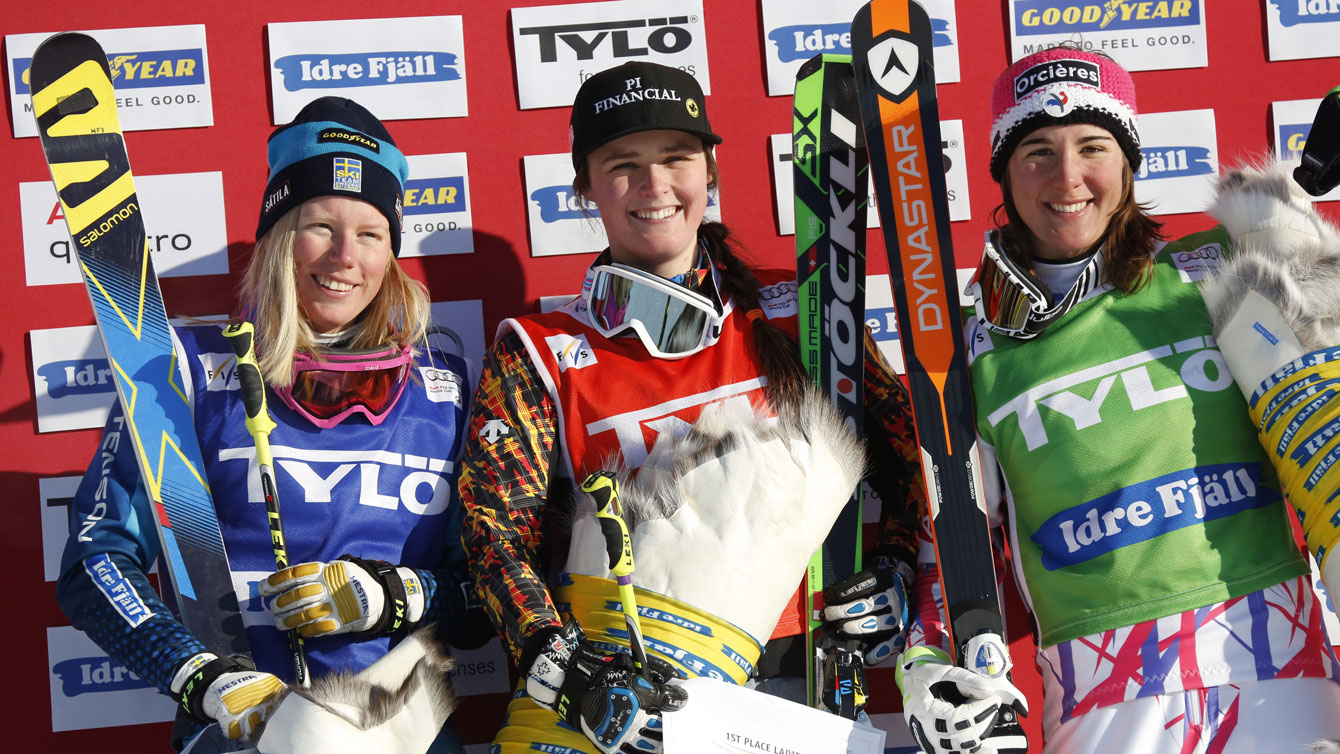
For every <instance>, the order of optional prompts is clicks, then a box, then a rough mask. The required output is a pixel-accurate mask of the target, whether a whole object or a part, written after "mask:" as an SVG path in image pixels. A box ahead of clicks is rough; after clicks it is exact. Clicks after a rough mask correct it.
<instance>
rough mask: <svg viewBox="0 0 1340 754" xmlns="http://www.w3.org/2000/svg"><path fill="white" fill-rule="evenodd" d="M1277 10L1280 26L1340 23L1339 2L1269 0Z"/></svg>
mask: <svg viewBox="0 0 1340 754" xmlns="http://www.w3.org/2000/svg"><path fill="white" fill-rule="evenodd" d="M1270 4H1271V5H1273V6H1275V7H1276V8H1278V9H1279V12H1280V26H1297V25H1298V24H1328V23H1334V22H1336V21H1340V0H1270Z"/></svg>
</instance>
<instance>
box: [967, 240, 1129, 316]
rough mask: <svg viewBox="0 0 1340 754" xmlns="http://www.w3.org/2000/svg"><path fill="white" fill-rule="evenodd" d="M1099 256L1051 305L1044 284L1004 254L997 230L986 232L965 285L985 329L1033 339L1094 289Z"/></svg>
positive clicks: (1100, 268) (1093, 258)
mask: <svg viewBox="0 0 1340 754" xmlns="http://www.w3.org/2000/svg"><path fill="white" fill-rule="evenodd" d="M1102 257H1103V255H1102V252H1101V251H1099V252H1095V253H1094V254H1093V257H1092V258H1091V259H1090V260H1089V264H1088V265H1086V266H1085V268H1084V270H1083V271H1082V272H1080V274H1079V277H1078V278H1076V280H1075V283H1074V285H1072V286H1071V287H1070V291H1069V292H1067V293H1066V295H1065V296H1063V297H1062V298H1061V300H1060V301H1057V302H1055V303H1053V302H1052V295H1051V291H1050V290H1048V289H1047V287H1046V285H1044V284H1043V282H1042V281H1041V280H1039V279H1038V277H1037V276H1036V275H1034V274H1033V272H1032V271H1031V270H1027V269H1024V268H1023V267H1020V266H1019V265H1018V264H1016V263H1015V261H1014V260H1013V259H1011V258H1010V256H1009V254H1006V253H1005V249H1004V248H1003V247H1002V246H1001V240H1000V231H999V230H991V231H988V232H987V234H986V243H985V244H984V246H983V249H982V259H981V261H980V262H979V263H978V264H977V271H976V272H975V273H974V274H973V276H972V282H971V283H969V284H968V291H969V292H970V293H971V294H972V297H973V300H974V302H975V305H976V310H977V319H978V320H979V321H980V322H981V323H982V325H983V326H984V327H986V329H988V330H991V331H992V332H997V333H1000V334H1001V335H1008V336H1010V337H1012V338H1018V339H1019V340H1029V339H1031V338H1035V337H1037V336H1038V335H1040V334H1041V333H1042V331H1043V330H1045V329H1047V326H1048V325H1050V324H1051V323H1052V322H1054V321H1056V320H1057V319H1058V318H1060V316H1061V315H1063V314H1065V313H1066V312H1068V311H1070V308H1071V307H1073V306H1074V305H1075V304H1076V303H1078V302H1079V301H1081V300H1083V298H1084V297H1085V296H1087V295H1088V294H1089V292H1090V291H1092V290H1093V289H1094V288H1095V287H1097V285H1098V280H1099V277H1100V276H1101V275H1100V273H1101V270H1102Z"/></svg>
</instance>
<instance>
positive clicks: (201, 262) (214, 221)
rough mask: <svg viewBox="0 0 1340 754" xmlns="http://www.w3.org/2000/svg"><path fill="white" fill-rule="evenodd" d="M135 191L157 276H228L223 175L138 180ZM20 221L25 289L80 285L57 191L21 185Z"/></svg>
mask: <svg viewBox="0 0 1340 754" xmlns="http://www.w3.org/2000/svg"><path fill="white" fill-rule="evenodd" d="M135 192H136V195H137V196H138V197H139V200H140V205H141V208H142V211H143V214H144V226H145V233H146V235H147V241H148V244H149V252H150V253H151V254H152V256H153V260H154V270H155V271H156V272H157V273H158V276H159V277H184V276H186V275H226V274H227V273H228V229H227V227H226V226H225V221H224V211H223V173H221V172H217V171H215V172H208V173H174V174H168V175H143V176H136V177H135ZM19 216H20V218H21V220H22V225H23V266H24V271H25V273H26V276H27V281H28V285H57V284H60V283H82V282H83V277H82V276H81V275H80V272H79V255H78V253H77V252H76V251H74V250H73V249H72V245H71V242H70V232H69V229H68V228H67V227H66V225H65V215H64V213H63V211H62V209H61V206H60V200H59V199H58V198H57V197H56V188H55V186H54V185H52V183H51V182H50V181H34V182H31V183H20V184H19Z"/></svg>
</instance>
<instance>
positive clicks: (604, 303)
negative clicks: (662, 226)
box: [582, 256, 725, 359]
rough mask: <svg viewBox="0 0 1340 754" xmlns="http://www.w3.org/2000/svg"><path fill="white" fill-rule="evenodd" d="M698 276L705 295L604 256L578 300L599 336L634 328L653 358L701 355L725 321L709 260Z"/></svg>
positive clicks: (594, 265)
mask: <svg viewBox="0 0 1340 754" xmlns="http://www.w3.org/2000/svg"><path fill="white" fill-rule="evenodd" d="M690 274H693V273H690ZM702 274H703V278H702V284H703V285H702V287H703V290H704V291H705V292H706V293H707V294H708V295H703V294H702V293H698V292H695V291H691V290H689V289H688V288H685V287H684V286H682V285H680V284H678V283H674V282H671V281H669V280H666V279H665V278H663V277H660V276H658V275H653V274H652V273H649V272H643V271H642V270H639V269H637V268H636V267H629V266H628V265H625V264H619V263H617V262H610V261H607V257H606V256H602V257H601V258H600V259H597V260H596V263H595V264H593V265H592V266H591V268H590V269H589V270H587V272H586V280H585V281H584V282H583V283H582V297H583V298H584V299H585V300H586V307H587V312H588V313H589V315H590V319H591V325H592V326H593V327H594V328H595V329H596V331H598V332H599V333H600V334H601V335H604V336H605V337H607V338H609V337H613V336H615V335H618V334H619V333H622V332H624V331H625V330H632V331H633V332H635V333H637V336H638V338H639V339H641V341H642V344H643V345H644V346H646V347H647V351H648V352H649V353H650V354H651V355H652V356H655V357H657V358H662V359H675V358H680V357H683V356H689V355H691V354H695V353H697V352H699V351H701V350H702V349H703V348H705V347H707V346H708V345H710V344H711V343H713V342H715V340H716V339H717V338H718V337H720V335H721V323H722V320H723V319H724V318H725V317H724V315H723V313H722V312H723V307H722V304H721V296H720V294H719V293H717V286H716V275H715V274H714V272H713V271H712V266H711V262H710V260H709V261H708V263H707V269H706V270H703V271H702Z"/></svg>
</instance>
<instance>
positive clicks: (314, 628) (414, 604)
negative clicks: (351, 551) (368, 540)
mask: <svg viewBox="0 0 1340 754" xmlns="http://www.w3.org/2000/svg"><path fill="white" fill-rule="evenodd" d="M258 588H259V590H260V593H261V594H262V595H263V596H266V597H271V596H275V595H278V596H275V599H274V600H273V601H272V602H271V603H270V612H271V613H273V615H274V622H275V627H276V628H278V629H280V630H281V631H287V630H290V629H297V631H298V633H300V634H302V635H303V636H304V637H306V638H311V637H313V636H328V635H334V634H344V633H371V634H373V635H374V636H384V635H388V634H392V633H395V632H397V631H399V630H401V629H403V628H406V627H408V626H411V625H413V624H414V623H417V622H418V620H419V619H420V618H422V617H423V610H424V592H423V586H422V585H421V584H420V583H419V577H418V575H417V574H416V573H415V572H414V571H413V569H410V568H405V567H400V568H394V567H392V566H390V565H389V564H387V563H384V562H382V561H378V560H362V559H359V558H352V557H349V556H347V555H346V556H344V557H343V558H341V559H340V560H333V561H331V562H329V563H299V564H298V565H295V566H289V567H288V568H285V569H283V570H282V571H276V572H274V573H272V574H270V575H269V576H268V577H266V578H265V579H262V580H261V582H260V584H259V585H258ZM388 605H389V606H390V609H388V608H387V606H388Z"/></svg>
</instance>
